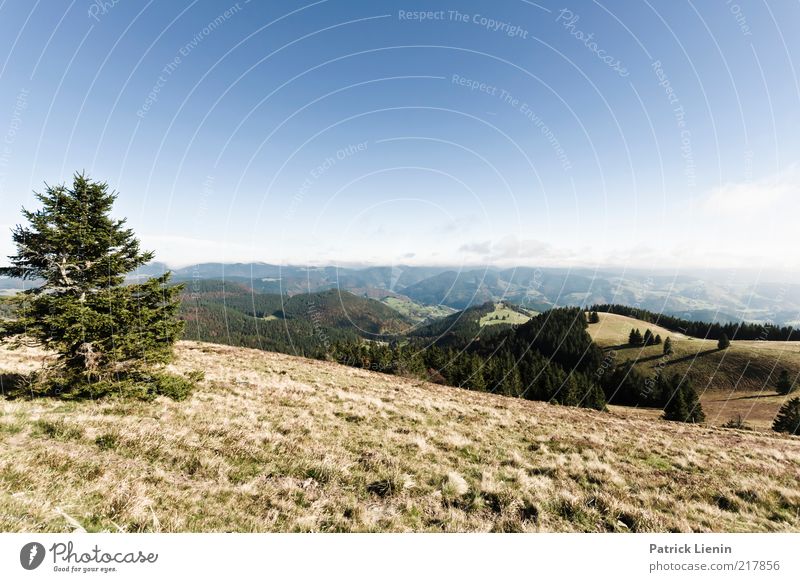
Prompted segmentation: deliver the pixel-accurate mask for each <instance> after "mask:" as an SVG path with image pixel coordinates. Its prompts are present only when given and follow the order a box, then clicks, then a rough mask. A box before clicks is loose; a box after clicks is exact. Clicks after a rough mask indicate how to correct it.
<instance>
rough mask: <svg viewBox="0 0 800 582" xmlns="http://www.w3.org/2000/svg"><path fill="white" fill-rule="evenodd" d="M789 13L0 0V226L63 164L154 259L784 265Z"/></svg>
mask: <svg viewBox="0 0 800 582" xmlns="http://www.w3.org/2000/svg"><path fill="white" fill-rule="evenodd" d="M419 11H426V12H427V14H424V15H420V14H419V13H418V12H419ZM422 16H424V18H422ZM798 23H800V3H798V2H789V1H786V2H773V3H769V4H768V3H766V2H755V1H753V2H750V1H744V0H739V1H738V2H728V1H726V0H709V1H708V2H699V1H695V2H682V1H675V0H669V1H667V0H660V1H655V0H644V1H642V2H627V1H626V2H622V1H616V2H588V1H586V2H577V1H576V2H570V3H563V2H560V3H550V2H540V3H534V2H529V1H527V0H504V1H488V0H487V1H483V2H464V1H461V0H460V1H459V2H449V3H447V2H440V1H438V0H434V1H430V0H429V1H424V2H423V1H407V2H406V1H401V2H395V1H392V2H375V1H369V2H368V1H352V0H327V1H326V0H321V1H317V2H295V1H280V2H277V1H273V2H267V1H264V2H256V1H255V0H254V1H252V2H247V1H245V0H241V1H240V2H238V3H228V2H226V1H217V2H210V1H199V0H198V1H195V2H188V1H187V2H178V1H174V2H166V1H151V2H143V1H140V2H135V1H133V0H116V1H114V0H105V1H102V0H97V1H95V2H90V1H89V0H74V1H68V0H64V1H47V2H41V1H38V0H37V1H33V0H0V140H1V141H2V143H0V203H1V204H2V215H0V228H1V229H2V230H3V231H5V232H8V231H7V229H8V228H9V227H10V226H12V225H13V224H14V223H15V222H16V221H17V220H18V217H19V213H18V211H19V208H20V206H22V205H25V206H28V207H31V206H34V200H33V197H32V192H33V191H34V190H37V189H41V187H42V185H43V183H44V182H48V183H51V184H52V183H59V182H63V181H68V180H69V179H70V177H71V174H72V173H73V172H74V171H75V170H85V171H86V172H87V173H88V174H90V175H91V176H92V177H93V178H97V179H103V180H106V181H107V182H108V183H109V184H110V185H111V186H112V187H113V188H114V189H115V190H118V191H119V192H120V197H119V201H118V204H117V210H118V212H119V214H120V215H124V216H127V217H128V218H129V221H130V224H131V225H132V226H133V227H134V228H135V229H136V231H137V232H138V233H139V234H140V235H141V238H142V239H143V242H144V243H145V246H146V247H147V248H153V249H155V250H156V252H157V259H160V260H163V261H166V262H167V263H170V264H172V265H186V264H190V263H193V262H199V261H217V260H220V261H251V260H252V261H266V262H274V263H299V264H309V263H314V264H316V263H329V264H343V263H383V264H395V263H406V264H456V265H457V264H497V265H508V266H511V265H534V266H538V265H542V266H545V265H586V266H597V265H600V266H606V265H629V266H653V265H655V266H664V267H670V268H675V267H676V268H689V267H708V266H712V265H713V266H725V267H748V268H752V267H762V266H763V267H768V268H771V269H785V270H796V269H797V267H798V266H800V253H799V252H798V245H797V244H796V243H795V238H796V237H795V233H796V230H797V228H796V225H797V221H798V210H800V168H798V165H797V163H798V160H800V140H799V139H798V128H800V80H799V79H798V76H797V73H798V69H800V35H798V34H797V25H798ZM11 251H12V247H11V242H10V236H5V235H4V236H2V237H0V253H2V255H7V254H9V253H10V252H11Z"/></svg>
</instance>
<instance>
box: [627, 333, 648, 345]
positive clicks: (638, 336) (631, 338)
mask: <svg viewBox="0 0 800 582" xmlns="http://www.w3.org/2000/svg"><path fill="white" fill-rule="evenodd" d="M628 343H629V344H630V345H632V346H641V345H644V337H643V336H642V332H640V331H639V330H638V329H632V330H631V333H630V334H628Z"/></svg>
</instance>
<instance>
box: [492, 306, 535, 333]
mask: <svg viewBox="0 0 800 582" xmlns="http://www.w3.org/2000/svg"><path fill="white" fill-rule="evenodd" d="M521 311H522V309H521V308H515V309H512V308H511V307H509V306H508V305H506V304H505V303H495V305H494V311H492V312H490V313H487V314H486V315H484V316H483V317H481V320H480V324H481V327H483V326H485V325H501V324H511V325H522V324H523V323H527V322H528V321H529V320H530V318H531V317H532V316H534V315H536V312H530V314H525V313H521ZM503 318H505V319H503Z"/></svg>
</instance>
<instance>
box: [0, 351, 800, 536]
mask: <svg viewBox="0 0 800 582" xmlns="http://www.w3.org/2000/svg"><path fill="white" fill-rule="evenodd" d="M36 357H40V356H36V354H34V353H31V352H17V353H8V352H5V351H0V369H4V370H6V371H22V370H29V369H31V368H32V367H34V366H35V365H36V364H35V358H36ZM175 366H176V368H177V369H179V370H180V371H187V370H191V369H202V370H204V371H205V373H206V380H205V381H204V382H203V385H202V386H201V387H200V388H199V389H198V390H197V391H196V392H195V394H194V395H193V396H192V397H191V398H190V399H188V400H187V401H184V402H173V401H171V400H167V399H161V398H160V399H158V400H156V401H154V402H150V403H146V402H138V401H137V402H132V401H124V400H115V399H109V400H105V401H101V402H71V403H70V402H60V401H56V400H48V399H42V400H33V401H5V400H0V406H2V419H1V420H0V451H1V452H0V530H1V531H56V532H57V531H73V530H75V529H78V528H82V529H86V530H87V531H101V530H108V531H120V530H121V531H193V532H194V531H205V532H207V531H631V530H633V531H800V487H799V486H798V483H800V438H793V437H781V436H777V435H770V434H764V433H752V432H745V431H734V430H724V429H718V428H710V427H699V426H689V425H681V424H674V423H667V422H664V421H652V420H648V419H631V418H626V417H623V416H620V415H619V414H617V413H615V412H611V413H598V412H593V411H587V410H580V409H574V408H565V407H559V406H550V405H547V404H543V403H535V402H527V401H523V400H516V399H509V398H503V397H497V396H493V395H489V394H479V393H473V392H468V391H466V390H461V389H456V388H447V387H443V386H437V385H432V384H427V383H422V382H418V381H413V380H406V379H402V378H397V377H393V376H384V375H381V374H376V373H372V372H368V371H362V370H356V369H351V368H345V367H341V366H338V365H335V364H330V363H324V362H315V361H309V360H304V359H300V358H294V357H290V356H285V355H280V354H274V353H266V352H260V351H255V350H245V349H239V348H231V347H225V346H217V345H211V344H199V343H189V342H184V343H181V344H180V346H179V348H178V359H177V363H176V365H175Z"/></svg>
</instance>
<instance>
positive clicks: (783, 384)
mask: <svg viewBox="0 0 800 582" xmlns="http://www.w3.org/2000/svg"><path fill="white" fill-rule="evenodd" d="M775 387H776V388H777V390H778V394H789V393H790V392H793V391H794V389H795V388H796V386H795V385H794V382H792V379H791V378H790V377H789V371H788V370H781V373H780V374H779V375H778V381H777V383H776V384H775Z"/></svg>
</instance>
